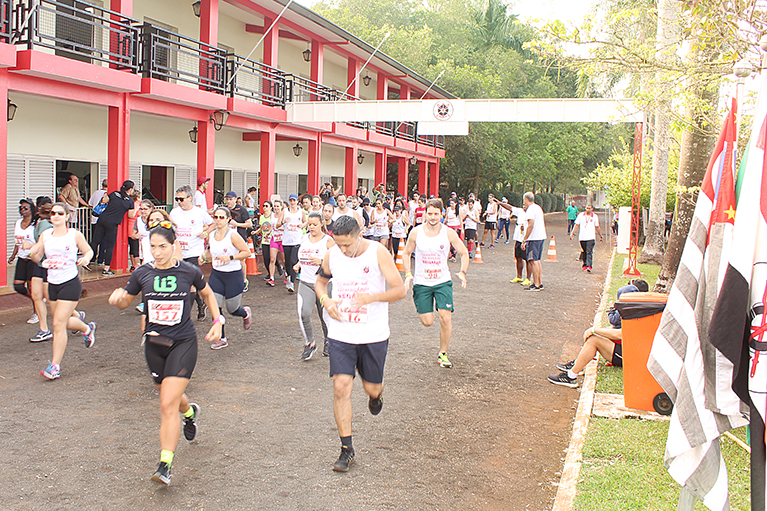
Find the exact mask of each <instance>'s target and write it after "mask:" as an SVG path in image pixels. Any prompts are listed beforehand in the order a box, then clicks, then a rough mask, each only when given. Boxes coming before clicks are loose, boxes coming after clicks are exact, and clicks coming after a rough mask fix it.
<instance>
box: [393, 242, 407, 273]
mask: <svg viewBox="0 0 767 511" xmlns="http://www.w3.org/2000/svg"><path fill="white" fill-rule="evenodd" d="M403 245H404V243H403V242H402V241H400V242H399V248H398V249H397V259H396V260H395V261H394V264H396V265H397V270H398V271H405V262H404V261H403V259H402V250H403V248H402V246H403Z"/></svg>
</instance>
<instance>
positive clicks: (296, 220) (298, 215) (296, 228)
mask: <svg viewBox="0 0 767 511" xmlns="http://www.w3.org/2000/svg"><path fill="white" fill-rule="evenodd" d="M302 212H303V210H302V209H300V208H299V209H298V211H296V212H295V213H291V212H290V210H289V209H286V210H285V223H284V224H282V228H283V229H284V230H285V233H284V234H283V235H282V244H283V246H284V245H288V246H291V245H298V244H299V243H301V236H303V234H304V233H303V232H302V231H301V219H302V218H303V213H302Z"/></svg>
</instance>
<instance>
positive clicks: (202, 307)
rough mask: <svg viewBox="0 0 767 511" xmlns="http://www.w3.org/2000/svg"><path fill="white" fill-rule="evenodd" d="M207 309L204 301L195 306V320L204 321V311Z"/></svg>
mask: <svg viewBox="0 0 767 511" xmlns="http://www.w3.org/2000/svg"><path fill="white" fill-rule="evenodd" d="M206 310H208V306H207V305H205V304H204V303H203V304H202V305H198V306H197V321H205V311H206Z"/></svg>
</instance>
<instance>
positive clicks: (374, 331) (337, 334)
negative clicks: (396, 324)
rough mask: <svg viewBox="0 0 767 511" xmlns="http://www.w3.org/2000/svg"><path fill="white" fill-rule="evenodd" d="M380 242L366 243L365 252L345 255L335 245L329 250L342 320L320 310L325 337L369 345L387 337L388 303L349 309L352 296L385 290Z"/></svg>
mask: <svg viewBox="0 0 767 511" xmlns="http://www.w3.org/2000/svg"><path fill="white" fill-rule="evenodd" d="M379 250H385V249H384V248H383V245H381V244H380V243H368V246H367V248H366V249H365V252H363V253H362V254H358V255H357V257H346V256H345V255H344V254H343V252H341V249H339V248H338V246H337V245H336V246H334V247H331V249H330V250H329V251H328V254H329V255H328V263H329V265H330V273H331V275H333V289H332V299H333V300H335V301H336V302H338V310H339V312H340V313H341V317H342V318H343V321H338V320H335V319H333V318H331V317H330V316H329V315H328V312H327V311H326V310H324V309H323V312H322V314H323V317H324V318H325V323H326V324H327V325H328V338H330V339H335V340H336V341H341V342H345V343H348V344H371V343H374V342H381V341H385V340H386V339H388V338H389V303H388V302H373V303H369V304H367V305H364V306H362V307H360V308H358V309H357V308H352V306H351V298H352V297H353V296H355V295H356V294H357V293H368V294H378V293H383V292H384V291H385V290H386V279H385V278H384V276H383V273H381V269H380V268H379V266H378V251H379Z"/></svg>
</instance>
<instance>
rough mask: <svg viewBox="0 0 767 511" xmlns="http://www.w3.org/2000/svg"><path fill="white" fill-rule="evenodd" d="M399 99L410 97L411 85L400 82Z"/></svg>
mask: <svg viewBox="0 0 767 511" xmlns="http://www.w3.org/2000/svg"><path fill="white" fill-rule="evenodd" d="M399 99H410V85H405V84H404V83H402V84H400V86H399Z"/></svg>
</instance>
